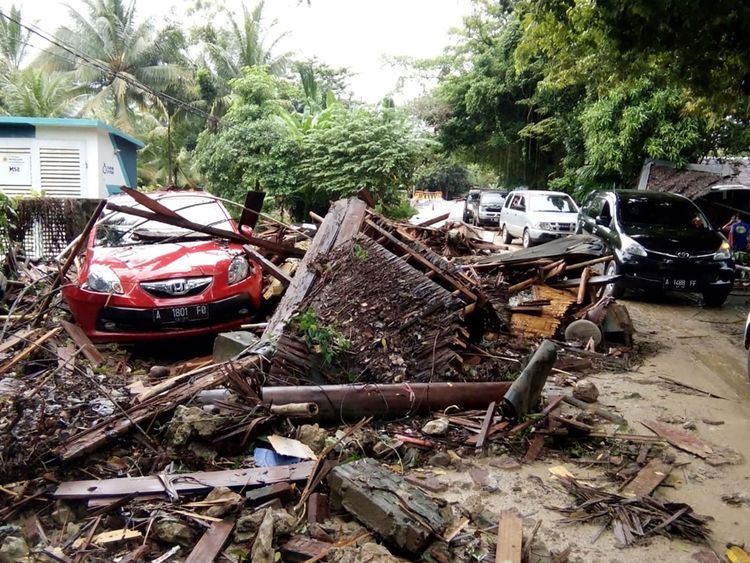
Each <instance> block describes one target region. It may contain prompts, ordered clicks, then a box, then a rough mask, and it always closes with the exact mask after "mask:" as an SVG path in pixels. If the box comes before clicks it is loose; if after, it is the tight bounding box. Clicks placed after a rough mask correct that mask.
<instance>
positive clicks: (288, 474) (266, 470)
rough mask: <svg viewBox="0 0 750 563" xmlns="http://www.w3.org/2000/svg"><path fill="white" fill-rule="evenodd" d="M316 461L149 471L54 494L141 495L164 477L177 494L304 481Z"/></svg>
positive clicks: (70, 485)
mask: <svg viewBox="0 0 750 563" xmlns="http://www.w3.org/2000/svg"><path fill="white" fill-rule="evenodd" d="M314 465H315V462H312V461H304V462H301V463H295V464H293V465H280V466H277V467H252V468H248V469H229V470H224V471H202V472H197V473H176V474H173V475H167V476H166V477H165V476H164V475H161V476H157V475H149V476H145V477H123V478H118V479H91V480H84V481H68V482H64V483H60V485H59V486H58V487H57V490H56V491H55V492H54V493H53V494H52V496H53V497H54V498H58V499H90V498H96V497H120V496H124V495H128V494H131V493H138V494H139V495H146V494H156V493H163V492H165V487H164V482H163V479H168V481H169V484H170V487H171V488H174V490H175V491H177V493H178V494H188V493H200V492H204V491H210V490H211V489H213V488H215V487H229V488H240V489H242V488H247V487H254V486H258V485H267V484H270V483H278V482H288V481H303V480H305V479H307V478H308V477H309V475H310V471H311V470H312V468H313V466H314Z"/></svg>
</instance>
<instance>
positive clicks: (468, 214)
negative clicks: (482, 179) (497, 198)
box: [463, 190, 482, 223]
mask: <svg viewBox="0 0 750 563" xmlns="http://www.w3.org/2000/svg"><path fill="white" fill-rule="evenodd" d="M481 193H482V192H481V191H480V190H469V193H468V194H467V195H466V200H465V201H464V215H463V220H464V223H473V222H474V217H475V216H476V214H477V213H478V212H479V194H481Z"/></svg>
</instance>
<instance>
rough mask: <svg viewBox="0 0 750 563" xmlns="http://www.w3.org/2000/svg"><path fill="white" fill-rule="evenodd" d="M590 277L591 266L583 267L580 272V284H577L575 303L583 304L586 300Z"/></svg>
mask: <svg viewBox="0 0 750 563" xmlns="http://www.w3.org/2000/svg"><path fill="white" fill-rule="evenodd" d="M590 277H591V268H588V267H586V268H584V269H583V272H581V285H579V286H578V297H577V299H576V303H578V304H579V305H583V302H584V301H585V300H586V289H587V288H588V283H589V278H590Z"/></svg>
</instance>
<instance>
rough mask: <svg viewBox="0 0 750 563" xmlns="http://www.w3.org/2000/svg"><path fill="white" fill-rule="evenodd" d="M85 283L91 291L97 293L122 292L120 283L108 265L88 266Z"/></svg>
mask: <svg viewBox="0 0 750 563" xmlns="http://www.w3.org/2000/svg"><path fill="white" fill-rule="evenodd" d="M86 284H87V285H88V288H89V289H90V290H91V291H97V292H99V293H122V283H121V282H120V278H118V277H117V274H115V272H114V271H113V270H112V268H110V267H109V266H104V265H102V264H94V265H93V266H91V267H90V268H89V274H88V276H87V277H86Z"/></svg>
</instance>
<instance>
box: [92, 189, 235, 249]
mask: <svg viewBox="0 0 750 563" xmlns="http://www.w3.org/2000/svg"><path fill="white" fill-rule="evenodd" d="M154 199H156V200H157V201H158V202H159V203H161V204H162V205H164V206H165V207H167V208H169V209H171V210H172V211H175V212H177V213H178V214H179V215H181V216H182V217H184V218H185V219H187V220H188V221H192V222H193V223H199V224H201V225H205V226H211V227H216V228H219V229H225V230H234V229H233V228H232V224H231V222H230V220H229V217H228V215H227V212H226V211H225V209H224V207H223V206H222V205H221V204H220V203H219V202H218V201H216V200H215V199H213V198H211V197H206V196H200V195H192V194H191V195H182V194H180V195H169V196H164V197H161V198H154ZM123 200H124V201H123V202H122V204H124V205H127V206H128V207H134V208H136V209H141V210H144V211H148V210H147V209H146V208H145V207H143V206H142V205H140V204H137V203H135V201H133V200H132V199H130V198H123ZM117 203H118V204H121V202H120V201H118V202H117ZM186 238H189V239H194V238H210V235H206V234H203V233H197V232H195V231H191V230H189V229H183V228H181V227H175V226H174V225H167V224H166V223H161V222H159V221H149V220H147V219H144V218H142V217H138V216H136V215H129V214H127V213H120V212H114V213H109V214H107V215H105V216H104V217H103V218H102V219H101V220H100V221H99V222H98V223H97V226H96V235H95V242H94V244H95V246H108V247H117V246H132V245H138V244H156V243H160V242H166V241H176V240H180V239H186Z"/></svg>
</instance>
